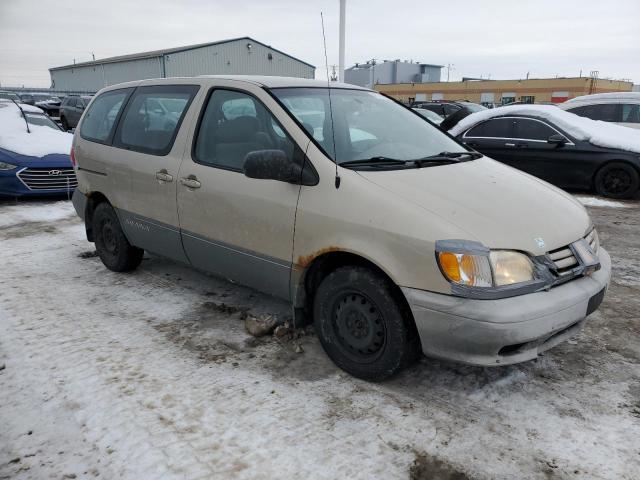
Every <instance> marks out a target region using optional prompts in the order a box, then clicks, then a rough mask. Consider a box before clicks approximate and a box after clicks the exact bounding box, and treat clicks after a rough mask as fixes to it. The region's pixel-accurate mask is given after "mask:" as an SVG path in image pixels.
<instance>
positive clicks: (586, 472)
mask: <svg viewBox="0 0 640 480" xmlns="http://www.w3.org/2000/svg"><path fill="white" fill-rule="evenodd" d="M584 198H586V199H587V200H588V201H584V200H583V199H582V198H581V200H583V202H584V203H587V204H592V205H598V206H595V207H589V210H590V212H591V214H592V216H593V219H594V222H595V224H596V226H597V227H598V230H599V232H600V237H601V241H602V244H603V245H604V246H605V247H606V248H607V249H608V250H609V252H610V253H611V256H612V258H613V264H614V274H613V281H612V285H611V287H610V290H609V292H608V294H607V297H606V299H605V301H604V303H603V304H602V307H601V309H600V310H599V311H597V312H596V313H595V314H594V315H592V316H591V317H590V319H589V321H588V323H587V326H586V327H585V329H584V331H583V332H582V333H581V334H580V335H579V336H578V337H576V338H575V339H574V340H572V341H569V342H566V343H564V344H561V345H560V346H558V347H556V348H555V349H552V350H551V351H549V352H547V353H546V354H545V355H544V356H541V357H540V358H539V359H538V360H536V361H532V362H528V363H525V364H521V365H515V366H508V367H496V368H475V367H468V366H460V365H456V364H453V363H446V362H440V361H435V360H430V359H423V360H422V361H421V362H420V363H419V364H417V365H415V366H414V367H412V368H411V369H409V370H408V371H406V372H403V373H402V374H401V375H399V376H398V377H397V378H394V379H393V380H391V381H388V382H385V383H382V384H369V383H366V382H362V381H359V380H356V379H354V378H351V377H349V376H348V375H346V374H344V373H342V372H341V371H339V370H338V369H337V368H336V367H334V366H333V364H332V363H331V362H330V361H329V360H328V359H327V357H326V356H325V354H324V353H323V351H322V349H321V347H320V346H319V343H318V341H317V339H316V338H315V337H314V336H313V334H312V333H311V332H309V331H305V332H299V333H298V334H299V338H296V339H294V340H286V339H277V338H273V337H267V338H260V339H254V338H253V337H250V336H249V335H248V334H247V333H246V332H245V330H244V321H243V318H245V317H246V316H247V315H256V316H258V315H262V314H270V315H274V316H277V317H279V318H281V319H286V318H287V316H288V314H289V312H288V308H287V306H286V305H284V304H282V303H279V302H277V301H275V300H273V299H271V298H269V297H265V296H263V295H260V294H258V293H256V292H253V291H251V290H248V289H245V288H242V287H238V286H235V285H232V284H229V283H227V282H224V281H221V280H219V279H216V278H214V277H211V276H208V275H205V274H202V273H199V272H197V271H195V270H193V269H190V268H187V267H184V266H181V265H178V264H175V263H172V262H170V261H167V260H164V259H161V258H157V257H151V256H150V257H148V258H145V260H144V261H143V264H142V267H141V268H140V269H138V270H137V271H136V272H133V273H131V274H115V273H112V272H109V271H107V270H106V269H105V268H104V267H103V266H102V264H101V262H100V261H99V259H98V258H96V257H95V255H94V252H93V244H90V243H88V242H86V240H85V239H84V232H83V226H82V225H81V223H80V222H79V220H78V219H77V218H76V217H75V216H74V213H73V211H72V210H73V209H72V207H71V205H70V203H68V202H44V201H31V202H21V203H20V204H17V205H16V204H13V203H11V202H8V203H2V204H0V246H1V247H2V248H0V265H1V267H0V479H7V478H10V479H26V478H34V479H45V478H54V479H61V478H95V477H98V478H107V479H112V478H124V479H136V480H138V479H155V478H163V479H165V478H166V479H174V478H175V479H182V478H186V479H198V478H202V479H205V478H206V479H209V478H251V479H254V478H354V479H355V478H362V479H369V478H385V479H386V478H414V479H418V478H424V479H427V478H429V479H465V478H474V479H476V478H478V479H484V478H519V479H529V478H531V479H537V478H540V479H546V478H580V479H582V478H611V479H629V480H631V479H638V478H640V473H639V472H640V440H639V439H640V364H639V360H640V340H639V337H638V333H640V295H639V293H640V246H639V241H638V233H639V232H640V205H638V204H637V203H629V202H627V203H624V202H622V203H620V202H613V203H612V204H609V203H607V202H604V203H602V202H601V201H599V200H598V199H596V200H598V201H596V200H593V199H591V200H589V197H584Z"/></svg>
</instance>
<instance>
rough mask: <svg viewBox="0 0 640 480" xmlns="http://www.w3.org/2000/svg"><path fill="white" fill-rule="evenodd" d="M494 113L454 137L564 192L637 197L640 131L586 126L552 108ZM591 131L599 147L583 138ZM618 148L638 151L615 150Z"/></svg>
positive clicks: (477, 117) (472, 119)
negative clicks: (622, 147)
mask: <svg viewBox="0 0 640 480" xmlns="http://www.w3.org/2000/svg"><path fill="white" fill-rule="evenodd" d="M536 110H538V111H536ZM555 112H558V113H555ZM491 113H492V114H493V115H486V114H474V115H470V116H468V117H467V118H466V119H464V120H463V121H462V122H460V124H458V125H456V126H455V127H454V128H452V129H451V130H449V133H450V134H452V135H454V136H456V137H457V138H458V139H459V140H460V141H462V142H463V143H464V144H466V145H468V146H470V147H472V148H474V149H475V150H477V151H479V152H481V153H483V154H485V155H487V156H488V157H491V158H493V159H495V160H498V161H500V162H503V163H506V164H507V165H511V166H512V167H515V168H518V169H520V170H523V171H525V172H527V173H530V174H532V175H535V176H536V177H539V178H541V179H543V180H546V181H548V182H549V183H553V184H555V185H557V186H559V187H562V188H569V189H588V190H595V191H596V192H597V193H599V194H600V195H604V196H607V197H612V198H630V197H633V196H635V195H637V194H638V189H639V186H640V132H638V133H637V132H635V131H634V130H632V129H625V127H618V126H614V125H612V126H611V127H610V128H614V130H610V129H605V127H603V126H601V125H597V124H596V122H593V123H594V125H591V124H588V123H587V124H585V123H584V121H585V119H582V118H579V117H577V116H576V115H571V114H569V115H568V114H567V113H566V112H563V111H561V110H560V109H558V108H556V107H551V106H530V107H522V106H520V107H502V108H498V109H494V110H491ZM587 121H588V122H591V120H587ZM572 122H575V128H574V125H573V124H572ZM561 125H562V126H561ZM607 127H609V126H607ZM591 129H593V130H592V131H593V132H596V133H594V135H593V136H592V137H591V138H590V139H589V140H591V141H592V142H594V138H596V139H597V140H596V141H597V143H598V144H597V145H596V144H594V143H591V142H590V141H588V140H587V139H586V138H581V136H582V137H584V136H585V135H587V134H588V132H589V131H590V130H591ZM619 129H623V130H626V131H628V132H629V133H628V135H626V134H625V132H623V131H619ZM585 131H586V132H587V133H586V134H585ZM570 132H573V134H572V133H570ZM576 132H577V133H576ZM634 135H635V137H634ZM603 139H604V140H603ZM616 144H624V145H625V146H629V148H630V149H633V150H634V151H627V150H621V149H619V148H613V146H614V145H616ZM498 181H499V179H498ZM505 201H508V199H505Z"/></svg>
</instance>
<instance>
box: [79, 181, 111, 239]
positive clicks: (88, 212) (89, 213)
mask: <svg viewBox="0 0 640 480" xmlns="http://www.w3.org/2000/svg"><path fill="white" fill-rule="evenodd" d="M85 196H86V197H87V204H86V207H85V210H84V228H85V231H86V232H87V240H89V241H90V242H93V241H94V236H93V213H94V212H95V210H96V207H97V206H98V205H100V204H101V203H104V202H106V203H108V204H109V205H111V202H110V201H109V199H108V198H107V197H106V195H105V194H103V193H102V192H90V193H87V194H86V195H85Z"/></svg>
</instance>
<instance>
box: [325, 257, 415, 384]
mask: <svg viewBox="0 0 640 480" xmlns="http://www.w3.org/2000/svg"><path fill="white" fill-rule="evenodd" d="M313 310H314V324H315V328H316V332H317V334H318V337H319V338H320V343H321V344H322V346H323V348H324V350H325V351H326V352H327V355H329V357H330V358H331V360H333V361H334V363H335V364H336V365H337V366H338V367H340V368H342V369H343V370H345V371H346V372H348V373H350V374H351V375H353V376H355V377H359V378H362V379H365V380H372V381H379V380H383V379H385V378H388V377H390V376H392V375H394V374H395V373H397V372H398V371H400V370H401V369H402V368H404V367H405V366H407V365H409V364H410V363H412V362H413V361H414V360H415V359H416V357H417V354H418V352H419V347H418V338H417V333H416V332H415V327H414V328H412V326H413V320H412V318H411V315H410V312H408V311H407V309H406V308H405V307H404V305H403V304H402V302H401V301H400V299H398V298H397V294H396V293H395V292H394V289H393V286H392V284H391V282H390V281H389V280H388V279H387V278H385V277H384V276H382V275H380V274H378V273H377V272H374V271H373V270H371V269H368V268H363V267H342V268H339V269H337V270H335V271H333V272H332V273H330V274H329V275H327V277H326V278H325V279H324V280H323V281H322V283H321V284H320V286H319V287H318V290H317V292H316V295H315V298H314V308H313Z"/></svg>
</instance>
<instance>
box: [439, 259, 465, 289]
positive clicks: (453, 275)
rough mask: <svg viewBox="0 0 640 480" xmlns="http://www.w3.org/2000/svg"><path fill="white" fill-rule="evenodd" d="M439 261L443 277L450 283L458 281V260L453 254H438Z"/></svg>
mask: <svg viewBox="0 0 640 480" xmlns="http://www.w3.org/2000/svg"><path fill="white" fill-rule="evenodd" d="M438 257H439V260H440V267H442V271H443V273H444V274H445V276H446V277H447V278H448V279H449V280H450V281H452V282H459V281H460V278H461V277H460V266H459V264H458V258H457V257H456V255H455V254H454V253H450V252H440V253H438Z"/></svg>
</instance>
